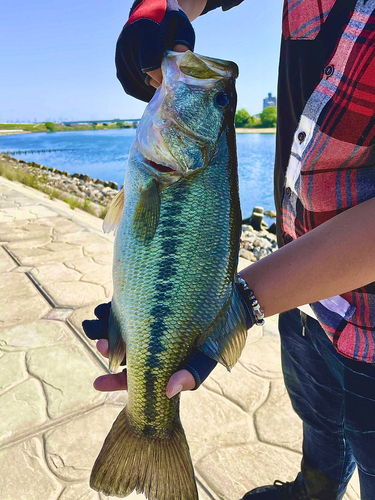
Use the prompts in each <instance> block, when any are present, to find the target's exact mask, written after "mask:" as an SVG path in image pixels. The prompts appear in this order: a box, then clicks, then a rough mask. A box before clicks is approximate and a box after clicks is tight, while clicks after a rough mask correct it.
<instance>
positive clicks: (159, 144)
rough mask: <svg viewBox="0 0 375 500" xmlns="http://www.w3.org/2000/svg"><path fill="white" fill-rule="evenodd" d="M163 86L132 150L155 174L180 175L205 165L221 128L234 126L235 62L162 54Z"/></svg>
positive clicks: (152, 104) (185, 174)
mask: <svg viewBox="0 0 375 500" xmlns="http://www.w3.org/2000/svg"><path fill="white" fill-rule="evenodd" d="M161 69H162V73H163V83H162V85H161V87H159V89H158V90H157V91H156V93H155V95H154V97H153V98H152V100H151V101H150V102H149V104H148V105H147V107H146V109H145V112H144V115H143V117H142V120H141V121H140V124H139V127H138V129H137V136H136V141H135V147H136V148H137V150H138V152H139V153H140V154H141V155H142V156H143V157H144V159H145V161H146V163H148V164H149V165H150V166H151V167H152V168H153V169H154V170H156V171H157V172H158V175H159V174H160V176H164V177H165V176H167V177H174V178H176V180H177V179H178V178H181V177H185V176H188V175H190V174H192V173H196V172H197V171H199V170H202V169H204V168H205V167H207V166H208V165H209V164H210V162H211V160H212V158H213V157H214V155H215V153H216V152H217V145H218V142H219V138H220V136H221V134H222V133H223V130H224V129H225V127H226V126H227V125H232V126H233V124H234V114H235V109H236V91H235V85H234V83H235V79H236V77H237V76H238V67H237V65H236V64H235V63H232V62H229V61H222V60H219V59H212V58H208V57H203V56H199V55H197V54H194V53H192V52H191V51H187V52H183V53H182V52H172V51H170V52H167V53H166V55H165V57H164V59H163V62H162V67H161Z"/></svg>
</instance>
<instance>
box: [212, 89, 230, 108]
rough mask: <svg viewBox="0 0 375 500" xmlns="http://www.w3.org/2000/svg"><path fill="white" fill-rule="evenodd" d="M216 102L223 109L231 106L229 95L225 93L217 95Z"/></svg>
mask: <svg viewBox="0 0 375 500" xmlns="http://www.w3.org/2000/svg"><path fill="white" fill-rule="evenodd" d="M215 102H216V104H217V105H218V106H220V107H221V108H223V107H224V106H227V105H228V104H229V97H228V94H226V93H225V92H219V93H218V94H216V95H215Z"/></svg>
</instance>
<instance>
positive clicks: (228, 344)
mask: <svg viewBox="0 0 375 500" xmlns="http://www.w3.org/2000/svg"><path fill="white" fill-rule="evenodd" d="M246 337H247V329H246V315H245V311H244V308H243V306H242V302H241V298H240V295H239V292H238V290H237V288H236V287H235V288H234V293H233V295H232V299H231V301H230V302H229V304H228V305H226V306H225V307H224V308H223V309H222V311H221V312H220V314H219V315H218V317H217V319H216V320H215V321H214V323H213V325H212V327H211V328H210V329H209V331H208V332H205V333H204V334H203V335H202V338H201V339H200V342H198V348H199V350H200V351H202V352H204V354H206V355H207V356H209V357H210V358H212V359H215V360H216V361H218V362H219V363H221V364H222V365H224V366H225V367H226V368H227V369H228V370H230V369H231V368H233V366H234V365H235V364H236V363H237V361H238V359H239V357H240V356H241V353H242V350H243V348H244V347H245V343H246ZM199 344H200V345H199Z"/></svg>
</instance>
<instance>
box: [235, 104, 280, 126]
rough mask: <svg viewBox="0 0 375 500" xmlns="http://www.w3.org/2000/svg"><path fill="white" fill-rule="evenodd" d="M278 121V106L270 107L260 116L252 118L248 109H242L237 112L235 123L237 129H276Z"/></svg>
mask: <svg viewBox="0 0 375 500" xmlns="http://www.w3.org/2000/svg"><path fill="white" fill-rule="evenodd" d="M276 119H277V111H276V106H268V108H265V109H264V110H263V111H262V112H261V113H260V115H258V116H251V115H250V113H249V112H248V111H246V109H244V108H242V109H239V110H238V111H237V112H236V116H235V122H234V123H235V126H236V128H250V127H259V128H260V127H262V128H270V127H276Z"/></svg>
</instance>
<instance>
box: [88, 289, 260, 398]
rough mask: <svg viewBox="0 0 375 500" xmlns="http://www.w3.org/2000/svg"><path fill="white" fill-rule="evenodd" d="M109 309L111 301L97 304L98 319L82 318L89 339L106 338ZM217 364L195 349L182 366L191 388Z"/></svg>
mask: <svg viewBox="0 0 375 500" xmlns="http://www.w3.org/2000/svg"><path fill="white" fill-rule="evenodd" d="M238 290H239V292H240V297H241V300H242V303H243V306H244V310H245V313H246V327H247V328H248V329H249V328H251V327H252V326H253V324H254V323H255V321H254V317H253V315H252V314H251V313H250V311H249V307H248V306H246V299H245V298H244V296H243V292H242V289H241V288H240V287H238ZM110 310H111V303H110V302H107V303H106V304H100V305H98V306H97V307H96V308H95V310H94V314H95V316H96V317H97V318H98V319H92V320H88V319H86V320H84V321H83V322H82V328H83V330H84V332H85V334H86V335H87V337H88V338H89V339H91V340H99V339H107V340H108V319H109V313H110ZM121 365H122V366H123V365H126V358H124V360H123V361H122V363H121ZM216 365H217V361H215V360H213V359H211V358H210V357H209V356H206V354H204V353H203V352H201V351H199V350H197V351H196V352H195V353H194V354H193V355H192V357H191V358H190V360H189V362H188V363H187V364H186V365H185V366H184V369H185V370H188V371H189V372H190V373H191V374H192V375H193V377H194V379H195V387H194V389H193V390H196V389H198V387H199V386H200V385H201V384H202V382H204V381H205V380H206V378H207V377H208V376H209V374H210V373H211V372H212V370H213V369H214V368H215V366H216Z"/></svg>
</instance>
